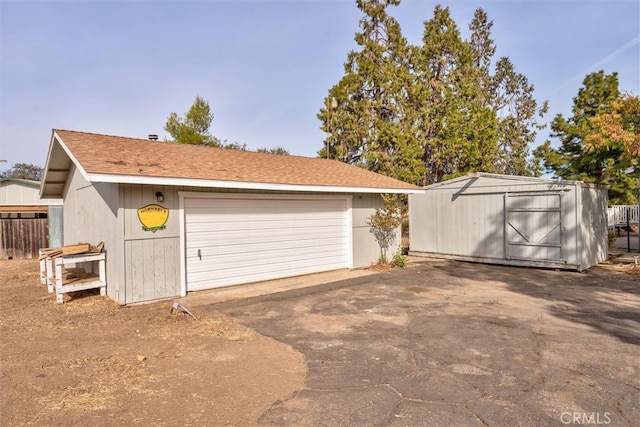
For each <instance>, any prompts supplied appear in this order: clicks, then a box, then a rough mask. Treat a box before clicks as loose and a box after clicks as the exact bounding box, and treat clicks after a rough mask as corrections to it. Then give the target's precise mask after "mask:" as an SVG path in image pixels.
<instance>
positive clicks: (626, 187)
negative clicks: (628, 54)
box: [538, 71, 640, 204]
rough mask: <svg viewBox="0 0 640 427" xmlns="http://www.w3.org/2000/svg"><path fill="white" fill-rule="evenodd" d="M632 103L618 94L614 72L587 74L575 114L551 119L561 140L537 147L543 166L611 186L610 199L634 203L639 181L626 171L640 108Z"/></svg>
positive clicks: (575, 102)
mask: <svg viewBox="0 0 640 427" xmlns="http://www.w3.org/2000/svg"><path fill="white" fill-rule="evenodd" d="M635 102H636V101H634V100H633V97H631V98H625V97H624V96H622V95H621V94H620V91H619V89H618V75H617V73H612V74H609V75H606V74H605V73H604V71H599V72H597V73H591V74H589V75H587V76H586V77H585V79H584V81H583V87H581V88H580V89H579V90H578V95H577V96H576V97H575V98H574V99H573V107H572V114H573V115H572V116H571V117H569V118H565V117H563V116H562V114H558V115H556V117H555V118H554V120H553V122H552V124H551V130H552V133H551V137H553V138H558V139H559V140H560V147H559V148H557V149H554V148H552V147H551V142H550V141H547V142H546V143H545V144H544V145H543V146H541V147H539V149H538V154H539V155H540V156H541V157H543V158H544V165H545V167H546V168H547V170H548V171H552V172H554V174H555V175H556V176H558V177H560V178H564V179H577V180H582V181H586V182H595V183H599V184H607V185H609V186H610V189H609V202H610V203H611V204H629V203H636V201H637V196H636V195H635V193H636V188H635V187H636V183H637V180H636V179H635V178H633V177H632V176H630V175H629V174H628V173H627V172H628V170H629V168H630V166H632V165H633V163H634V162H635V163H636V164H637V157H636V156H635V155H634V154H637V152H636V151H635V149H634V146H635V145H634V142H633V141H634V140H635V141H637V140H638V139H637V138H638V133H639V129H640V128H639V127H638V124H640V118H639V116H638V114H639V112H640V108H637V107H634V105H636V104H635ZM621 113H625V114H624V115H623V114H621ZM610 125H613V126H610ZM617 126H619V127H617ZM616 130H618V131H620V133H617V132H616Z"/></svg>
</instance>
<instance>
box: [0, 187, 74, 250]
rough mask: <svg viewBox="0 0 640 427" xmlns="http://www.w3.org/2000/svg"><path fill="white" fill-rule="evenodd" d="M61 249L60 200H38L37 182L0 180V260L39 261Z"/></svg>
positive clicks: (38, 188) (38, 189)
mask: <svg viewBox="0 0 640 427" xmlns="http://www.w3.org/2000/svg"><path fill="white" fill-rule="evenodd" d="M60 245H62V198H40V182H39V181H31V180H28V179H18V178H2V179H0V258H9V259H13V258H38V249H39V248H43V247H47V246H60Z"/></svg>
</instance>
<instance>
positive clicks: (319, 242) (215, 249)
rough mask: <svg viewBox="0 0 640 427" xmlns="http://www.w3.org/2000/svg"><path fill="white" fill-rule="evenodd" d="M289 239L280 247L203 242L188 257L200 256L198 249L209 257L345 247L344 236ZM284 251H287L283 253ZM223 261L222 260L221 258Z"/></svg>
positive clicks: (205, 256) (265, 244)
mask: <svg viewBox="0 0 640 427" xmlns="http://www.w3.org/2000/svg"><path fill="white" fill-rule="evenodd" d="M288 239H289V240H288V241H280V242H279V243H280V244H281V246H280V247H274V244H273V243H272V242H251V241H249V239H246V241H245V242H242V243H240V242H236V241H234V242H231V243H230V244H228V245H213V244H211V243H210V242H204V241H203V242H202V244H201V245H196V246H194V247H191V248H187V251H186V253H187V257H188V258H189V257H191V258H196V257H198V250H200V256H201V257H202V258H207V257H228V256H235V255H244V256H250V255H251V254H252V253H254V252H258V253H260V252H264V251H270V252H271V254H272V256H274V257H276V256H291V254H290V253H291V252H293V254H294V255H295V252H296V251H305V250H306V251H309V252H312V253H314V254H317V253H318V251H319V250H324V251H327V252H331V253H335V252H341V251H342V250H343V248H344V240H345V239H344V237H330V238H316V239H302V240H301V239H298V240H294V239H293V237H289V238H288ZM282 251H286V253H283V252H282ZM221 261H222V260H221Z"/></svg>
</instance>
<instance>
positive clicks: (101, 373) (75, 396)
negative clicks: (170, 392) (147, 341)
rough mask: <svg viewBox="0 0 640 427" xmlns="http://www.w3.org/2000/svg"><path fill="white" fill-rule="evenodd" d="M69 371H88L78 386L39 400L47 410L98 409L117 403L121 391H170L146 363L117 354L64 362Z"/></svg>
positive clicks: (54, 392)
mask: <svg viewBox="0 0 640 427" xmlns="http://www.w3.org/2000/svg"><path fill="white" fill-rule="evenodd" d="M63 366H64V368H65V369H69V370H84V371H86V374H85V375H83V377H82V378H83V380H81V381H80V383H79V384H78V385H75V386H68V387H65V388H64V389H63V390H62V392H60V391H58V390H56V391H53V392H50V393H48V394H46V395H45V396H43V397H41V398H39V399H38V403H40V404H41V405H43V406H44V407H45V408H46V409H47V410H51V411H60V410H65V409H74V410H81V411H96V410H101V409H106V408H113V407H114V406H117V402H118V400H117V397H118V395H119V393H120V392H121V390H123V389H125V390H127V392H129V393H131V392H134V393H139V394H144V395H147V396H158V395H163V394H167V391H165V390H162V389H158V388H155V387H154V383H155V382H157V381H158V380H159V377H158V376H154V375H150V374H149V373H148V372H147V367H146V365H145V364H144V363H143V362H139V361H137V360H135V361H126V360H122V359H119V358H116V357H104V358H103V357H93V358H88V359H82V360H72V361H64V362H63Z"/></svg>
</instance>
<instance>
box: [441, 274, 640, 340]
mask: <svg viewBox="0 0 640 427" xmlns="http://www.w3.org/2000/svg"><path fill="white" fill-rule="evenodd" d="M429 268H435V269H438V270H441V272H442V273H445V274H447V275H449V276H452V277H456V278H464V279H469V280H476V281H477V280H481V281H483V280H484V281H498V282H502V283H504V284H505V285H506V286H507V287H508V288H509V289H510V290H512V291H514V292H518V293H521V294H524V295H527V296H530V297H533V298H538V299H543V300H547V301H551V302H554V304H552V305H551V306H550V307H549V309H548V310H549V314H551V315H553V316H556V317H558V318H560V319H563V320H566V321H569V322H576V323H580V324H583V325H587V326H590V327H591V328H593V329H594V330H597V331H600V332H601V333H603V334H606V335H610V336H612V337H615V338H617V339H619V340H621V341H623V342H626V343H629V344H634V345H640V303H639V301H640V276H638V275H633V274H626V273H624V272H619V271H613V270H611V269H608V268H606V267H600V266H597V267H593V268H591V269H589V270H587V271H585V272H582V273H578V272H571V271H558V270H549V269H539V268H523V267H511V266H500V265H483V264H476V263H470V262H461V261H446V262H445V263H444V264H442V263H439V265H434V266H430V267H429Z"/></svg>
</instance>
